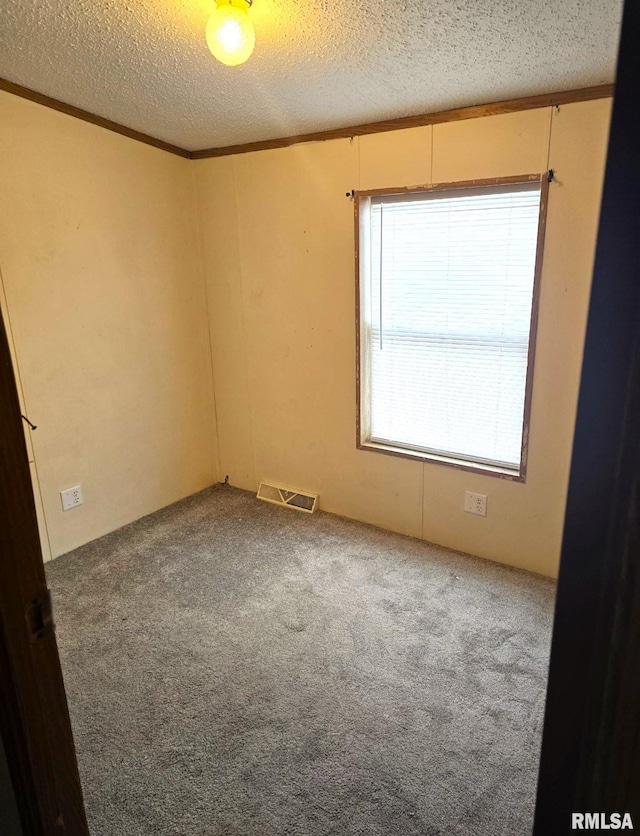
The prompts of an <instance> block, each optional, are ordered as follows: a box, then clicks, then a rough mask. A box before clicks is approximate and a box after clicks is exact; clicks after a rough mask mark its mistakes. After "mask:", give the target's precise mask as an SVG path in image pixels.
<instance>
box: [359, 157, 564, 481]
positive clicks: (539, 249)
mask: <svg viewBox="0 0 640 836" xmlns="http://www.w3.org/2000/svg"><path fill="white" fill-rule="evenodd" d="M532 182H538V183H540V214H539V217H538V237H537V242H536V259H535V267H534V274H533V297H532V302H531V319H530V326H529V348H528V353H527V374H526V378H525V396H524V413H523V424H522V451H521V457H520V468H519V470H518V471H517V472H516V471H515V469H514V470H513V471H509V470H508V469H506V468H501V467H499V466H495V465H488V464H487V465H482V464H478V463H474V462H471V461H470V460H465V459H458V458H456V457H454V456H447V455H445V454H443V455H438V454H435V453H427V452H424V453H423V452H419V451H415V450H410V449H408V448H401V447H399V446H398V447H395V446H392V445H385V444H379V443H377V442H371V441H363V438H362V435H363V413H362V410H363V404H362V382H363V371H362V357H361V350H362V346H361V328H360V323H361V311H360V291H361V288H360V259H361V253H360V206H361V202H362V200H363V199H364V198H368V197H372V196H380V195H389V196H393V195H407V194H421V193H427V192H434V191H443V192H444V191H453V190H455V189H472V188H483V187H491V186H512V185H518V184H520V183H522V184H527V183H532ZM548 202H549V175H548V173H547V172H545V173H544V174H521V175H514V176H511V177H497V178H489V179H482V180H461V181H457V182H452V183H432V184H428V185H421V186H407V187H398V188H386V189H368V190H359V191H356V192H354V231H355V271H356V282H355V286H356V448H357V449H358V450H367V451H369V452H372V453H382V454H383V455H386V456H397V457H398V458H402V459H409V460H411V461H420V462H423V463H424V464H435V465H441V466H444V467H453V468H456V469H457V470H464V471H467V472H470V473H481V474H483V475H484V476H493V477H496V478H499V479H506V480H508V481H511V482H526V479H527V465H528V458H529V433H530V426H531V405H532V401H533V377H534V368H535V354H536V341H537V336H538V315H539V309H540V286H541V279H542V264H543V258H544V239H545V232H546V223H547V206H548Z"/></svg>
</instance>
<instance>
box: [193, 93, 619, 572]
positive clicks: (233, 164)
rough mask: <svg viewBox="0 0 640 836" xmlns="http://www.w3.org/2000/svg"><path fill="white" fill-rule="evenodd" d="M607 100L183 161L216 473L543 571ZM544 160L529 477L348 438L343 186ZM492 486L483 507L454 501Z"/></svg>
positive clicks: (515, 170) (351, 380)
mask: <svg viewBox="0 0 640 836" xmlns="http://www.w3.org/2000/svg"><path fill="white" fill-rule="evenodd" d="M609 110H610V102H609V101H607V100H600V101H594V102H586V103H580V104H572V105H565V106H562V107H561V108H560V109H559V110H557V109H555V108H553V109H552V108H545V109H540V110H535V111H528V112H522V113H515V114H509V115H502V116H491V117H485V118H482V119H476V120H468V121H463V122H455V123H448V124H442V125H436V126H434V127H433V128H432V127H424V128H416V129H410V130H405V131H398V132H393V133H386V134H380V135H374V136H366V137H361V138H359V139H358V138H356V139H355V140H353V141H350V140H346V139H345V140H334V141H330V142H324V143H317V144H307V145H298V146H294V147H291V148H286V149H277V150H270V151H261V152H254V153H250V154H244V155H238V156H231V157H222V158H218V159H210V160H202V161H197V162H195V163H193V166H194V168H195V172H196V176H195V180H196V184H197V191H198V202H199V213H200V223H201V229H202V240H203V249H204V260H205V270H206V278H207V287H208V294H209V311H210V330H211V348H212V357H213V366H214V379H215V393H216V402H217V420H218V423H217V426H218V434H219V445H220V474H221V476H224V475H226V474H228V475H229V477H230V481H231V483H232V484H235V485H239V486H241V487H244V488H249V489H251V490H254V489H255V488H256V486H257V483H258V482H259V481H260V479H263V478H267V479H273V480H276V481H280V482H283V483H285V484H288V485H292V486H294V487H298V488H307V489H309V490H312V491H317V492H319V493H320V501H321V507H322V508H324V509H325V510H327V511H332V512H334V513H337V514H343V515H345V516H348V517H353V518H355V519H358V520H363V521H365V522H369V523H373V524H375V525H379V526H382V527H384V528H389V529H392V530H394V531H399V532H401V533H404V534H409V535H411V536H414V537H423V538H425V539H427V540H431V541H434V542H436V543H442V544H444V545H447V546H450V547H452V548H455V549H462V550H464V551H467V552H470V553H472V554H476V555H479V556H482V557H486V558H490V559H492V560H497V561H500V562H503V563H508V564H512V565H514V566H519V567H522V568H525V569H529V570H532V571H535V572H540V573H542V574H546V575H554V574H556V571H557V563H558V555H559V548H560V537H561V529H562V520H563V515H564V503H565V495H566V488H567V480H568V468H569V461H570V454H571V441H572V435H573V424H574V419H575V409H576V401H577V388H578V380H579V372H580V363H581V355H582V344H583V339H584V328H585V322H586V312H587V304H588V295H589V286H590V281H591V267H592V260H593V251H594V243H595V235H596V228H597V220H598V211H599V203H600V192H601V184H602V176H603V168H604V159H605V151H606V141H607V132H608V120H609ZM550 167H551V168H553V169H554V170H555V171H556V176H557V182H555V183H553V184H552V186H551V189H550V198H549V209H548V227H547V240H546V247H545V258H544V268H543V277H542V292H541V303H540V324H539V330H538V343H537V359H536V370H535V381H534V396H533V407H532V421H531V437H530V447H529V450H530V456H529V465H528V476H527V482H526V484H520V483H515V482H507V481H502V480H499V479H496V478H492V477H489V476H484V475H474V474H468V473H464V472H460V471H457V470H454V469H451V468H447V467H444V466H442V465H437V464H433V463H424V464H423V463H421V462H414V461H408V460H402V459H399V458H395V457H391V456H385V455H381V454H379V453H373V452H369V451H358V450H356V448H355V332H354V318H355V292H354V238H353V236H354V232H353V205H352V203H351V202H350V201H349V200H347V199H346V198H345V192H347V191H349V190H350V189H352V188H354V187H355V188H376V187H387V186H389V187H395V186H409V185H418V184H427V183H434V182H435V183H437V182H449V181H455V180H468V179H476V178H488V177H501V176H507V175H513V174H528V173H535V172H541V171H545V170H547V169H548V168H550ZM465 490H473V491H478V492H481V493H486V494H487V495H488V515H487V517H486V518H481V517H476V516H472V515H469V514H465V513H464V512H463V510H462V504H463V496H464V491H465Z"/></svg>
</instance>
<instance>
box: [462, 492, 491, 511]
mask: <svg viewBox="0 0 640 836" xmlns="http://www.w3.org/2000/svg"><path fill="white" fill-rule="evenodd" d="M464 510H465V511H466V512H467V513H468V514H479V515H480V516H481V517H486V516H487V497H486V495H485V494H483V493H471V491H465V492H464Z"/></svg>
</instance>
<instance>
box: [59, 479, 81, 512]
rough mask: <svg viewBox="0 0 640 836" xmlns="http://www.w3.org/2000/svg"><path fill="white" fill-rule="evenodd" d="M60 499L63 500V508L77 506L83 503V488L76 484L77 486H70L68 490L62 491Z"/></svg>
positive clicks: (65, 509)
mask: <svg viewBox="0 0 640 836" xmlns="http://www.w3.org/2000/svg"><path fill="white" fill-rule="evenodd" d="M60 499H61V500H62V510H63V511H69V510H70V509H71V508H77V507H78V505H82V503H83V499H82V488H81V487H80V485H76V486H75V488H69V489H68V490H66V491H60Z"/></svg>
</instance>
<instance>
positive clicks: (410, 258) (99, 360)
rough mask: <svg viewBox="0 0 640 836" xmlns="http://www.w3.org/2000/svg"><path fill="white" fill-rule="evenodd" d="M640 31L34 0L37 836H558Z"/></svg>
mask: <svg viewBox="0 0 640 836" xmlns="http://www.w3.org/2000/svg"><path fill="white" fill-rule="evenodd" d="M622 12H623V9H622V2H601V0H585V2H578V0H571V2H566V0H545V2H539V3H530V2H525V0H499V2H476V3H456V4H452V3H445V2H441V0H429V2H418V0H410V2H405V3H393V4H392V3H388V2H382V0H367V2H361V3H357V2H355V0H345V1H344V2H341V3H338V2H320V0H308V2H306V3H299V2H293V0H253V2H250V0H162V2H149V0H127V2H125V0H111V1H110V2H108V3H102V4H87V3H85V2H81V0H50V2H36V0H5V2H4V3H3V4H2V10H1V11H0V77H1V78H0V193H1V194H2V204H3V206H2V215H1V217H0V278H1V281H0V303H1V307H2V322H3V325H4V331H5V332H6V343H7V346H8V350H9V352H10V358H11V361H10V363H8V366H9V371H10V372H11V374H12V376H13V378H14V379H15V389H16V393H17V397H18V403H19V413H20V422H21V425H22V429H21V431H20V443H19V444H18V445H16V444H14V445H13V448H12V449H14V450H15V455H16V457H18V458H21V460H23V462H24V469H25V473H26V472H27V470H26V469H27V463H28V471H29V475H30V483H29V497H28V504H29V508H33V509H34V516H33V520H34V530H36V529H35V523H36V522H37V537H36V539H35V540H34V542H35V543H36V546H37V551H38V553H37V555H36V559H35V562H37V563H38V566H40V565H41V564H42V563H44V568H43V569H42V576H41V577H42V578H43V579H44V578H46V585H45V586H44V587H43V590H44V591H43V592H42V595H40V596H35V597H34V596H33V595H31V597H30V598H29V601H30V602H31V603H30V604H29V607H30V609H29V610H28V612H27V621H26V622H25V624H27V623H28V625H29V629H30V630H31V634H30V635H31V638H30V641H31V645H30V647H32V648H37V647H39V645H38V642H42V646H43V647H44V646H45V644H46V643H47V642H49V645H47V646H50V647H51V648H53V651H52V652H55V646H56V643H57V648H58V652H59V658H60V666H61V671H62V677H59V676H58V673H57V672H58V668H57V667H56V666H55V665H57V661H56V663H55V665H54V666H53V667H52V668H50V669H48V670H49V671H52V670H53V671H54V673H51V672H50V673H49V674H47V677H48V679H47V678H46V677H45V678H46V679H47V682H48V683H49V684H48V685H47V686H46V687H49V688H52V689H53V687H54V684H53V683H56V682H58V679H57V678H56V677H58V678H59V680H60V690H59V691H57V692H56V693H59V694H61V697H60V701H58V699H57V698H54V697H53V696H46V695H45V692H44V691H41V692H40V697H39V703H38V704H39V705H40V710H42V711H43V716H44V718H45V725H47V723H46V718H47V711H50V712H53V711H54V707H53V706H54V703H55V705H56V706H57V705H58V703H60V704H61V705H62V706H63V709H61V710H62V715H63V717H64V718H65V722H67V720H66V714H65V712H66V710H67V709H66V708H64V694H65V692H66V701H67V703H68V718H69V721H68V722H70V729H71V731H72V738H71V736H70V735H69V738H68V739H69V751H70V753H71V754H70V756H69V757H70V760H69V761H68V763H67V762H66V761H65V763H67V765H68V768H66V767H65V774H66V775H67V776H69V775H71V776H78V777H79V784H78V786H81V794H80V791H79V790H78V794H77V798H75V797H74V798H75V801H74V802H73V804H75V805H76V806H75V808H74V809H75V814H73V815H77V819H74V821H75V822H76V823H75V824H73V825H71V824H69V822H70V821H71V818H70V817H71V815H72V813H70V812H65V811H62V812H60V814H59V816H58V818H57V820H58V822H67V823H66V824H62V825H59V826H60V827H61V828H62V829H59V830H51V831H49V830H42V831H40V830H33V831H30V830H27V829H25V830H24V833H25V834H26V833H31V832H33V833H36V832H38V833H40V832H42V833H45V832H46V833H49V832H51V833H54V832H60V833H68V834H75V833H77V834H86V833H87V832H90V833H91V834H92V836H112V834H113V836H146V834H167V835H168V834H179V836H196V834H200V836H202V835H203V834H206V835H207V836H270V835H271V834H273V836H279V835H280V834H292V836H293V835H294V834H295V836H307V835H308V836H329V834H332V836H341V835H342V834H344V835H345V836H348V835H349V834H354V835H355V834H362V835H363V836H385V834H399V835H400V836H413V835H415V836H419V835H420V836H528V835H529V834H531V833H532V829H533V827H534V808H535V805H536V788H537V782H538V774H539V763H540V753H541V742H542V737H543V725H544V717H545V697H546V694H547V683H548V671H549V659H550V650H551V635H552V627H553V620H554V606H555V602H556V588H557V586H556V581H557V578H558V573H559V566H560V556H561V550H562V544H563V531H564V527H565V511H566V509H567V494H568V489H569V483H570V470H571V467H572V450H573V444H574V431H575V427H576V415H577V413H578V401H579V393H580V381H581V370H582V365H583V353H584V349H585V334H586V333H587V320H588V315H589V302H590V293H591V287H592V276H593V271H594V259H595V253H596V242H597V240H598V224H599V218H600V209H601V202H602V195H603V183H604V180H605V167H606V164H607V150H608V143H609V131H610V125H611V117H612V103H613V97H614V80H615V77H616V75H615V74H616V59H617V55H618V44H619V38H620V30H621V19H622ZM615 89H616V93H617V87H616V88H615ZM16 410H17V407H16ZM16 414H17V412H16ZM4 433H5V429H4V426H3V434H4ZM22 436H23V437H24V443H23V440H22ZM12 455H13V454H12ZM3 461H4V460H3ZM8 493H10V491H9V490H8V489H7V495H8ZM34 536H35V534H34ZM40 555H41V556H42V557H41V558H40ZM563 559H564V558H563ZM34 565H35V563H34ZM12 571H13V570H12ZM19 571H20V568H19V567H18V568H17V569H16V573H18V572H19ZM34 571H36V570H34ZM37 571H38V572H40V571H41V570H40V568H38V569H37ZM7 577H8V576H7ZM16 577H18V574H16ZM34 577H35V575H34ZM38 577H40V575H38ZM43 583H44V580H43ZM25 588H26V587H25ZM25 594H26V593H25ZM7 606H8V605H7ZM3 617H4V616H3ZM20 617H21V618H22V619H23V621H24V616H23V615H21V616H20ZM6 618H7V619H8V618H9V616H6ZM8 623H9V622H8V620H7V622H6V624H7V625H8ZM0 626H2V622H1V621H0ZM3 629H4V630H5V632H6V633H7V635H8V634H9V627H8V626H6V627H4V628H3ZM30 652H31V651H30ZM33 652H36V651H33ZM38 652H39V651H38ZM43 652H44V651H43ZM42 658H44V656H43V657H42ZM56 659H57V656H56ZM16 665H17V663H16ZM16 670H17V667H16ZM62 682H63V683H64V690H62ZM42 687H44V686H42ZM55 687H57V685H56V686H55ZM51 693H53V691H52V692H51ZM25 704H26V703H25ZM55 710H57V709H55ZM25 711H26V709H25ZM25 716H26V715H25ZM56 716H57V715H56ZM53 717H54V715H53V713H51V714H50V720H51V722H50V724H49V725H50V726H56V725H57V720H56V721H55V722H54V720H53ZM25 723H26V720H25ZM25 728H26V726H25ZM2 732H3V739H4V747H5V749H6V750H7V753H8V754H7V760H8V762H9V761H10V760H11V759H10V757H9V755H10V754H11V752H12V751H13V748H15V749H16V751H17V748H18V744H19V741H17V739H14V738H13V737H12V731H11V724H10V723H9V722H7V721H5V722H3V726H2ZM25 734H26V733H25ZM48 746H49V748H48V750H47V751H48V752H49V755H48V756H47V757H49V756H51V764H50V768H51V769H56V764H55V761H56V757H55V752H54V755H51V752H52V751H54V750H55V749H56V745H54V744H52V743H51V740H50V741H49V744H48ZM12 747H13V748H12ZM59 751H62V750H59ZM42 758H44V760H43V759H41V765H43V764H44V761H45V760H46V758H45V756H44V755H43V756H42ZM3 764H4V759H3V761H2V762H0V767H2V768H1V769H0V777H1V776H2V774H3V770H4V771H6V770H5V769H4V766H3ZM76 764H77V767H76ZM42 768H43V769H44V766H42ZM47 768H48V767H47ZM16 775H17V772H16V773H12V777H10V778H9V784H11V781H13V785H12V786H13V789H14V790H15V793H14V794H15V803H16V810H17V811H18V812H20V810H22V812H21V813H20V815H18V812H15V811H14V813H11V810H10V809H9V805H7V808H6V812H5V825H4V829H3V828H2V827H0V831H1V832H2V833H7V834H9V836H13V833H14V832H15V833H16V834H17V833H22V832H23V831H22V830H19V829H18V828H19V827H20V825H19V820H20V816H22V822H23V826H24V821H25V816H26V813H25V812H24V810H26V809H27V807H28V803H29V802H28V800H27V796H28V795H29V793H30V792H31V789H29V787H30V786H31V785H30V784H29V782H27V781H26V779H25V783H24V787H22V785H21V784H20V780H21V779H19V777H16ZM43 780H44V779H43ZM37 785H38V782H37V781H36V782H35V783H34V784H33V786H34V787H35V789H33V792H34V793H36V794H37ZM21 787H22V789H21ZM34 798H35V794H34ZM61 798H62V799H63V800H62V801H60V804H61V805H64V804H65V803H67V804H68V805H69V807H71V806H72V804H71V801H70V799H71V795H70V794H69V793H67V794H65V793H64V792H62V793H61ZM65 798H66V801H65V800H64V799H65ZM585 809H586V808H585ZM60 810H62V807H61V808H60ZM609 812H611V811H609ZM620 813H621V814H622V813H624V811H623V810H621V811H620ZM85 816H86V819H85ZM12 817H13V818H12ZM12 821H13V822H14V824H13V825H12V824H11V822H12ZM87 823H88V831H87ZM12 827H15V830H13V829H12ZM558 832H560V831H558ZM562 832H565V831H564V830H563V831H562ZM539 833H540V836H542V830H540V831H539ZM549 833H550V831H549ZM550 836H552V834H551V833H550Z"/></svg>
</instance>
